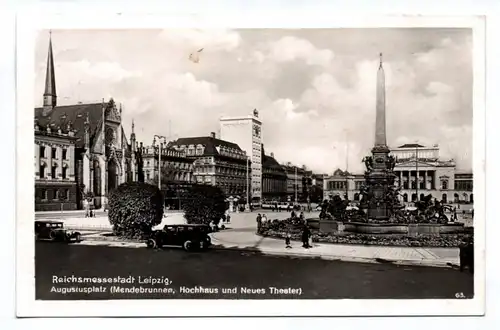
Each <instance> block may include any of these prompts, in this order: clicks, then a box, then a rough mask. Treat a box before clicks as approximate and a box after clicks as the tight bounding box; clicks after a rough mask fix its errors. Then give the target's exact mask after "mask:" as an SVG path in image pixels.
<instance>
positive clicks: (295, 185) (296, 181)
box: [294, 166, 297, 204]
mask: <svg viewBox="0 0 500 330" xmlns="http://www.w3.org/2000/svg"><path fill="white" fill-rule="evenodd" d="M294 186H295V201H294V202H295V204H297V166H295V185H294Z"/></svg>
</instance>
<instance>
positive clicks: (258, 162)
mask: <svg viewBox="0 0 500 330" xmlns="http://www.w3.org/2000/svg"><path fill="white" fill-rule="evenodd" d="M220 135H221V136H220V138H221V139H222V140H225V141H230V142H233V143H236V144H237V145H239V146H240V148H241V149H243V150H244V151H245V152H246V153H247V155H248V156H249V157H250V162H251V177H252V180H251V189H250V192H251V194H250V199H251V201H252V202H254V203H255V202H260V201H261V199H262V143H263V138H262V121H261V120H260V119H259V112H258V111H257V110H256V109H254V111H253V113H252V115H249V116H241V117H222V118H221V119H220Z"/></svg>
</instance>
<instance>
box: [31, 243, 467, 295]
mask: <svg viewBox="0 0 500 330" xmlns="http://www.w3.org/2000/svg"><path fill="white" fill-rule="evenodd" d="M35 257H36V262H35V274H36V299H44V300H59V299H61V300H64V299H66V300H77V299H153V298H156V299H168V298H181V299H190V298H198V299H199V298H204V299H221V298H222V299H224V298H226V299H296V298H299V299H346V298H354V299H384V298H385V299H436V298H450V299H451V298H455V297H456V295H463V296H465V297H472V295H473V275H471V274H469V273H467V272H464V273H460V272H459V271H458V270H456V269H451V268H436V267H420V266H396V265H392V264H363V263H346V262H340V261H327V260H320V259H293V258H286V257H273V256H264V255H259V253H254V252H246V251H223V250H210V251H207V252H193V253H187V252H184V251H182V250H179V249H165V250H148V249H146V248H144V249H142V248H137V249H133V248H112V247H102V246H84V245H64V244H54V243H43V242H37V243H36V248H35ZM72 276H73V277H72ZM67 277H70V280H68V281H66V283H61V282H64V279H65V278H67ZM75 277H76V278H78V277H82V278H94V279H93V281H94V282H93V283H92V284H89V283H84V284H78V283H74V282H73V283H68V282H70V281H71V279H72V278H73V279H74V278H75ZM117 277H121V278H122V279H125V278H129V279H130V278H133V281H134V283H132V284H131V283H122V284H120V283H118V284H116V282H115V283H114V284H109V283H105V284H102V283H99V281H102V280H103V279H106V278H108V279H109V278H117ZM148 279H149V280H148ZM151 279H155V281H157V282H158V283H157V284H151ZM148 281H149V282H148ZM96 283H97V284H96ZM89 287H93V289H92V290H94V292H92V293H88V292H87V293H85V292H71V290H73V291H78V290H82V288H89ZM151 288H154V289H156V290H151ZM223 289H226V290H224V291H225V292H224V293H223V292H222V290H223ZM88 290H90V289H88ZM113 290H114V292H112V291H113ZM131 290H135V291H133V292H131ZM200 292H201V293H200Z"/></svg>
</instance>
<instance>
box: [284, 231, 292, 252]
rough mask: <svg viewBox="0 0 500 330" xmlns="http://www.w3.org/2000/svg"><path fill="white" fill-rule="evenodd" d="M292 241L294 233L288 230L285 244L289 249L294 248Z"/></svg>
mask: <svg viewBox="0 0 500 330" xmlns="http://www.w3.org/2000/svg"><path fill="white" fill-rule="evenodd" d="M291 241H292V235H291V234H290V232H287V233H286V236H285V244H286V248H287V249H291V248H292V245H291Z"/></svg>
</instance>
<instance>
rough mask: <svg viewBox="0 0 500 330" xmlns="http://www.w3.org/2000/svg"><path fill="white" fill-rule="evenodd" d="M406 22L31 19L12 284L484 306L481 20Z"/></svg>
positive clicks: (164, 295)
mask: <svg viewBox="0 0 500 330" xmlns="http://www.w3.org/2000/svg"><path fill="white" fill-rule="evenodd" d="M409 21H412V24H409V25H407V26H397V25H396V24H393V25H394V26H391V24H385V25H384V24H379V26H376V24H371V25H370V26H363V25H362V24H358V25H357V26H356V24H350V25H349V26H339V27H314V28H301V27H282V28H275V27H272V28H264V27H255V28H250V27H244V28H240V27H234V28H220V27H206V28H205V27H193V28H187V27H161V26H155V27H151V26H150V27H146V28H139V27H137V26H133V25H131V27H129V28H127V27H124V26H120V27H119V28H105V27H103V28H82V27H78V28H71V27H69V26H64V24H62V25H61V24H59V25H58V24H53V25H50V24H44V25H43V26H37V28H36V29H32V30H31V33H29V34H26V35H29V36H32V40H30V41H29V43H28V42H27V43H26V47H25V49H32V50H33V54H31V55H29V56H28V57H27V58H28V60H29V61H27V62H26V63H27V68H24V69H23V71H24V72H27V71H32V72H31V76H29V77H27V78H24V80H25V81H26V80H28V79H31V81H30V82H29V83H28V84H27V85H26V86H27V87H26V88H24V91H25V92H26V95H24V96H23V97H24V98H28V99H29V98H32V100H29V101H28V100H25V101H24V103H23V105H25V106H26V108H21V109H20V110H19V111H21V112H23V113H24V115H23V116H24V117H23V118H24V120H23V123H24V124H25V125H26V129H25V130H24V132H28V134H29V132H30V131H31V135H28V134H26V136H24V137H23V139H24V140H25V141H24V140H23V141H22V142H21V143H23V145H26V146H27V147H26V148H24V150H26V154H24V155H22V156H20V157H23V159H26V162H25V165H24V167H23V168H24V169H25V171H30V172H24V173H23V174H24V175H26V176H25V177H24V178H23V183H26V185H25V186H23V188H22V189H21V188H20V189H21V190H22V191H21V193H23V194H24V195H23V198H24V199H25V201H26V203H24V204H23V206H21V207H22V208H23V210H24V212H26V214H28V215H31V216H29V217H26V218H23V219H22V220H19V219H18V231H22V234H20V233H19V232H18V248H19V246H27V247H32V251H31V250H30V249H31V248H27V249H26V250H27V252H26V254H27V255H26V257H23V261H20V262H22V263H23V265H24V264H25V263H26V264H28V263H29V264H30V265H26V266H21V267H27V268H23V269H29V271H26V273H24V271H23V272H22V273H23V274H24V275H18V276H21V277H22V278H25V279H27V280H29V281H30V282H28V283H27V284H26V287H30V288H25V289H23V290H28V291H24V292H25V293H26V294H27V293H28V292H29V293H30V295H32V296H30V297H25V298H24V299H29V300H30V301H31V304H38V305H39V306H40V305H41V304H44V303H48V302H61V303H65V304H71V303H73V302H77V303H78V302H79V303H82V302H85V304H86V305H88V306H90V305H91V304H94V303H95V304H102V303H107V304H113V302H118V301H120V302H125V303H129V302H130V303H133V302H134V301H136V302H137V301H138V302H140V301H146V300H147V301H151V300H154V301H161V302H163V301H168V303H170V304H176V303H177V302H178V303H183V304H189V303H190V301H201V300H203V301H207V300H208V301H214V303H219V302H221V301H226V303H227V304H232V303H234V304H239V303H242V302H246V301H256V300H258V301H263V302H266V301H268V302H270V303H271V302H274V303H278V304H280V303H281V302H283V303H286V302H290V301H291V303H294V302H295V303H297V304H300V303H301V301H303V302H304V303H306V302H307V303H308V304H311V303H315V302H317V303H320V302H321V301H334V302H337V303H339V304H341V303H342V301H343V300H344V301H345V300H346V299H347V300H348V301H352V302H356V301H359V302H365V303H367V304H369V301H370V300H374V301H375V300H376V301H381V302H382V304H383V303H384V301H387V302H388V304H389V301H392V304H395V305H397V304H403V305H404V304H406V302H408V304H417V303H420V304H422V305H423V306H424V307H423V308H424V309H425V308H426V307H425V305H427V308H429V307H430V306H440V305H436V304H440V303H441V302H442V303H443V306H445V305H446V304H445V303H447V305H446V306H445V307H446V308H450V309H451V308H452V307H450V306H455V305H453V304H454V303H456V304H458V305H457V307H456V309H455V310H454V311H449V312H450V313H451V314H468V313H481V311H482V312H484V302H483V300H484V231H485V227H484V222H485V219H484V217H485V211H484V195H485V192H484V173H483V172H482V165H481V162H482V161H483V160H484V150H483V149H484V133H483V132H476V131H475V127H476V126H475V122H476V120H478V118H479V120H480V121H484V109H483V107H484V100H481V99H480V98H481V97H483V98H484V90H483V91H481V88H483V89H484V87H482V85H481V83H478V80H477V79H479V80H480V79H481V78H482V79H484V77H481V76H480V75H481V73H482V74H484V53H483V52H484V35H481V31H482V28H483V25H484V21H483V20H481V19H479V18H475V17H470V19H469V20H467V19H465V20H464V19H462V20H460V22H462V23H457V24H454V23H453V19H450V23H449V25H446V20H444V21H443V20H441V21H440V22H439V24H432V22H431V23H429V21H428V20H421V22H422V23H421V24H419V22H420V21H419V20H418V19H417V18H415V19H413V20H411V19H410V18H409ZM381 22H382V20H381ZM463 22H469V23H467V24H464V23H463ZM28 45H30V46H31V48H30V47H28ZM481 54H483V58H481V57H480V56H481ZM30 62H31V63H30ZM23 63H25V62H23ZM18 65H19V66H21V63H18ZM478 75H479V76H478ZM28 87H29V88H28ZM18 93H19V92H18ZM18 95H19V94H18ZM478 98H479V99H478ZM30 111H33V112H30ZM31 114H33V117H31ZM28 117H29V118H28ZM30 118H32V119H31V120H32V121H31V122H29V120H30ZM28 126H29V127H28ZM33 144H34V149H32V148H33V147H31V145H33ZM31 150H33V151H31ZM31 152H33V153H31ZM29 157H33V159H34V168H33V167H30V166H31V165H29V162H30V158H29ZM28 165H29V166H28ZM19 175H20V174H19ZM30 191H31V192H30ZM18 198H19V194H18ZM19 221H21V222H22V223H19ZM20 240H23V241H22V242H21V241H20ZM23 253H24V252H23ZM18 274H19V272H18ZM22 278H21V280H22ZM30 283H31V284H30ZM18 285H20V284H18ZM367 301H368V302H367ZM398 301H401V303H398ZM403 302H405V303H403ZM206 303H207V304H212V303H211V302H206ZM372 303H373V302H372ZM467 304H471V306H473V307H470V308H468V307H467V306H468V305H467ZM86 305H78V306H86ZM67 306H69V305H67ZM75 306H76V305H75ZM96 306H97V305H96ZM116 306H118V305H116ZM297 306H300V305H297ZM408 306H410V305H408ZM411 306H415V305H411ZM445 307H443V308H445ZM68 308H69V307H68ZM89 308H90V307H89ZM374 308H376V307H374ZM433 308H435V311H434V312H435V313H437V312H438V311H439V308H437V307H433ZM75 309H76V307H75ZM273 310H277V309H276V308H274V309H273ZM425 310H428V309H425ZM443 310H444V309H443ZM417 311H418V309H415V310H414V312H417ZM330 312H332V311H330ZM388 312H389V310H388ZM75 313H77V312H76V311H75ZM351 313H352V312H351ZM430 313H431V314H432V313H433V311H430ZM409 314H412V312H409Z"/></svg>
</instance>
